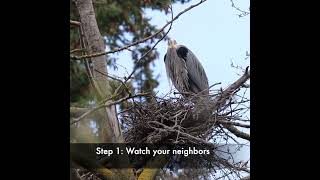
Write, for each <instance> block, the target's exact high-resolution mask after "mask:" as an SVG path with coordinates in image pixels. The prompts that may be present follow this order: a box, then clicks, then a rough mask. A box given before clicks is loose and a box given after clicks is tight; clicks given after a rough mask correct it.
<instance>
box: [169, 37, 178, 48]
mask: <svg viewBox="0 0 320 180" xmlns="http://www.w3.org/2000/svg"><path fill="white" fill-rule="evenodd" d="M176 44H177V42H176V41H175V40H171V39H170V40H169V42H168V48H176Z"/></svg>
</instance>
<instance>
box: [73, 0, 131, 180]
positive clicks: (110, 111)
mask: <svg viewBox="0 0 320 180" xmlns="http://www.w3.org/2000/svg"><path fill="white" fill-rule="evenodd" d="M75 5H76V7H77V9H78V11H79V15H80V23H81V28H82V30H83V34H84V37H85V41H86V43H87V51H88V53H90V54H92V53H97V52H103V51H105V45H104V41H103V39H102V36H101V34H100V31H99V28H98V25H97V21H96V17H95V12H94V9H93V4H92V1H91V0H76V1H75ZM91 61H92V65H93V72H92V74H93V85H94V86H95V90H96V91H97V92H96V93H97V97H98V98H99V100H103V99H105V98H108V97H110V96H111V91H110V86H109V82H108V79H107V77H106V76H105V75H103V74H101V73H99V72H102V73H104V74H108V72H107V62H106V57H105V56H104V55H103V56H97V57H93V58H92V59H91ZM105 103H106V104H107V103H110V102H109V101H107V102H105ZM95 118H99V119H100V121H99V126H100V128H102V129H103V131H102V134H103V135H104V137H103V139H102V142H103V143H121V142H124V140H123V136H122V133H121V129H120V125H119V121H118V119H117V115H116V109H115V106H107V107H106V108H105V109H104V110H103V111H99V112H98V114H96V116H95ZM80 155H81V154H80V153H79V152H77V151H73V156H72V157H73V158H74V159H75V160H76V161H77V162H80V163H81V162H83V161H85V162H87V161H88V162H90V160H88V159H86V157H82V156H80ZM119 162H121V163H127V160H119ZM85 164H86V163H84V164H80V165H85ZM96 171H97V172H98V173H100V174H101V175H102V176H103V177H104V178H105V179H110V178H111V179H112V177H117V179H126V180H127V179H131V178H132V177H133V171H132V169H121V170H109V169H106V168H99V169H96ZM112 174H115V175H112Z"/></svg>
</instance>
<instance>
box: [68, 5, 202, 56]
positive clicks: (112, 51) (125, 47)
mask: <svg viewBox="0 0 320 180" xmlns="http://www.w3.org/2000/svg"><path fill="white" fill-rule="evenodd" d="M205 1H206V0H201V1H200V2H198V3H196V4H194V5H191V6H190V7H188V8H187V9H185V10H183V11H182V12H180V13H179V14H177V15H176V16H175V17H174V18H173V19H172V20H171V21H169V22H167V24H165V25H164V26H163V27H162V28H161V29H160V30H158V31H157V32H156V33H154V34H152V35H151V36H148V37H146V38H144V39H141V40H138V41H136V42H134V43H132V44H129V45H127V46H124V47H121V48H117V49H114V50H111V51H107V52H98V53H93V54H88V55H83V56H71V57H70V58H71V59H84V58H90V57H97V56H102V55H106V54H110V53H115V52H118V51H122V50H125V49H128V48H129V47H131V46H135V45H138V44H140V43H143V42H145V41H147V40H149V39H151V38H154V37H155V36H157V35H158V34H159V33H161V32H162V31H163V30H164V29H165V28H166V27H167V26H169V25H170V24H171V23H172V22H173V21H175V20H177V19H178V18H179V16H181V15H182V14H184V13H185V12H187V11H189V10H190V9H192V8H194V7H196V6H198V5H200V4H202V3H203V2H205Z"/></svg>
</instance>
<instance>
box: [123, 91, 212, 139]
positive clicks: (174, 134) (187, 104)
mask: <svg viewBox="0 0 320 180" xmlns="http://www.w3.org/2000/svg"><path fill="white" fill-rule="evenodd" d="M204 102H207V104H204ZM208 107H209V104H208V101H205V100H204V101H200V100H198V101H197V103H196V104H195V103H193V102H192V101H191V100H190V98H188V99H185V98H179V99H177V98H169V99H165V98H157V97H152V102H147V101H146V102H143V103H134V106H133V108H130V109H129V110H128V111H127V112H126V113H125V114H123V116H122V118H123V119H122V120H123V122H125V126H126V127H127V128H125V129H126V131H125V132H124V137H125V141H126V142H127V143H188V142H192V143H195V140H196V139H190V137H188V135H191V136H193V137H200V138H201V139H205V138H206V136H207V135H209V134H210V133H209V132H208V131H210V129H212V127H213V125H214V120H213V119H212V118H211V117H210V114H211V113H210V110H209V109H208ZM197 143H200V142H197Z"/></svg>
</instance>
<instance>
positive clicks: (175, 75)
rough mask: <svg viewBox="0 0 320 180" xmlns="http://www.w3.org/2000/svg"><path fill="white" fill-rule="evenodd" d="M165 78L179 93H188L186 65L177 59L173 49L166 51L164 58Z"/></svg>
mask: <svg viewBox="0 0 320 180" xmlns="http://www.w3.org/2000/svg"><path fill="white" fill-rule="evenodd" d="M164 63H165V65H166V71H167V76H168V77H169V78H170V79H171V81H172V83H173V85H174V86H175V88H176V89H177V90H178V91H179V92H188V71H187V67H186V63H185V61H184V60H183V59H181V58H179V57H178V56H177V54H176V50H175V49H168V51H167V54H166V55H165V57H164Z"/></svg>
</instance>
